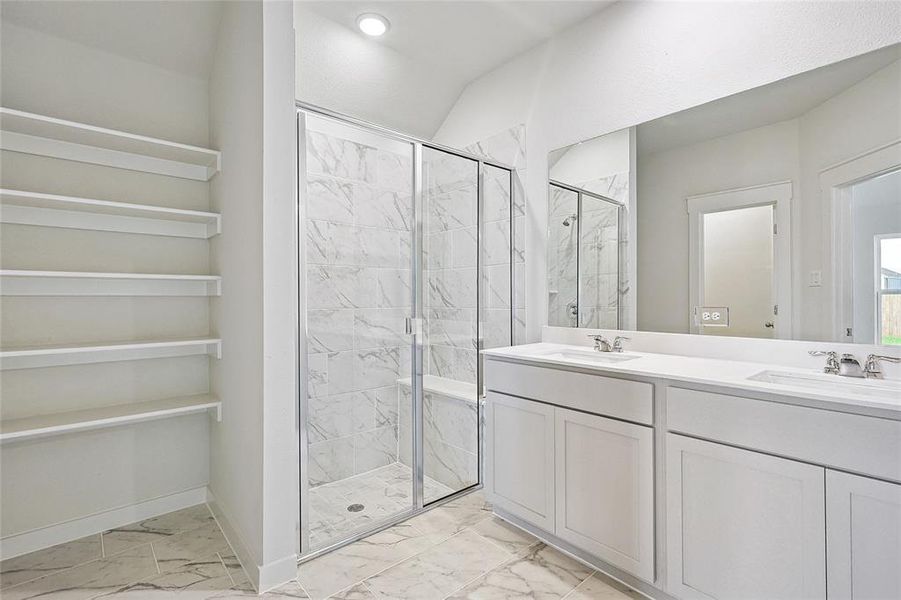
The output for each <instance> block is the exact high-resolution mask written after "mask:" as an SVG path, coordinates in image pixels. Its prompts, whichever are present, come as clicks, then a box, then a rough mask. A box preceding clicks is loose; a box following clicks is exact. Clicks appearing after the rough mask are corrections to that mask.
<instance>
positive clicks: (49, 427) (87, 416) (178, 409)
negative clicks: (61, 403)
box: [0, 394, 222, 443]
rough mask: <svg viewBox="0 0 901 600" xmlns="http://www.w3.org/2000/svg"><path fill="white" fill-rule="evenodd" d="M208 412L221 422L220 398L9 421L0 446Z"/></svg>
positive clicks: (0, 431) (1, 429)
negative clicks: (210, 411) (212, 413)
mask: <svg viewBox="0 0 901 600" xmlns="http://www.w3.org/2000/svg"><path fill="white" fill-rule="evenodd" d="M208 410H215V411H216V420H221V419H222V412H221V411H222V403H221V402H220V401H219V399H218V398H216V397H215V396H211V395H209V394H200V395H196V396H183V397H179V398H166V399H164V400H151V401H148V402H135V403H131V404H121V405H117V406H105V407H102V408H89V409H85V410H73V411H70V412H63V413H56V414H50V415H39V416H34V417H24V418H21V419H8V420H4V421H0V443H8V442H14V441H21V440H29V439H34V438H39V437H47V436H51V435H60V434H64V433H72V432H76V431H85V430H88V429H100V428H103V427H116V426H119V425H128V424H131V423H140V422H142V421H152V420H155V419H164V418H168V417H177V416H180V415H187V414H191V413H198V412H204V411H208Z"/></svg>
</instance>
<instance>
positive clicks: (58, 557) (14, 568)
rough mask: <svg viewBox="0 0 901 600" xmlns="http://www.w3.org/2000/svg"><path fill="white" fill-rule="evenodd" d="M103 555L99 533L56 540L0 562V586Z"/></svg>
mask: <svg viewBox="0 0 901 600" xmlns="http://www.w3.org/2000/svg"><path fill="white" fill-rule="evenodd" d="M102 556H103V547H102V545H101V542H100V535H99V534H98V535H89V536H87V537H84V538H81V539H78V540H73V541H71V542H66V543H64V544H58V545H56V546H53V547H51V548H44V549H43V550H37V551H36V552H30V553H28V554H23V555H22V556H17V557H15V558H8V559H6V560H4V561H2V562H0V589H2V588H6V587H10V586H13V585H17V584H20V583H25V582H26V581H31V580H33V579H37V578H38V577H45V576H47V575H50V574H52V573H56V572H58V571H62V570H64V569H68V568H71V567H74V566H77V565H80V564H83V563H86V562H89V561H92V560H95V559H98V558H101V557H102Z"/></svg>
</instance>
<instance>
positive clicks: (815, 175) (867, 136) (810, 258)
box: [792, 4, 901, 340]
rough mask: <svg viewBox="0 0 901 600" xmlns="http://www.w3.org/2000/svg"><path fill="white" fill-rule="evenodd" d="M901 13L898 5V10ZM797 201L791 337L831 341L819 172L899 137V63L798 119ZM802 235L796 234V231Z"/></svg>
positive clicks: (829, 282)
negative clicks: (813, 274) (812, 280)
mask: <svg viewBox="0 0 901 600" xmlns="http://www.w3.org/2000/svg"><path fill="white" fill-rule="evenodd" d="M898 6H899V8H901V4H899V5H898ZM799 134H800V145H801V175H800V177H801V180H800V181H801V190H802V195H801V202H800V203H798V204H797V205H796V206H795V207H793V213H794V214H793V215H792V221H793V223H794V227H793V229H794V231H793V234H796V238H797V239H798V243H796V244H794V243H793V246H794V248H795V253H796V255H797V257H798V261H797V262H796V264H795V265H794V267H793V272H794V273H796V274H797V275H798V276H796V277H795V278H794V281H793V283H794V286H795V297H796V299H797V298H800V302H798V301H797V300H796V301H795V303H794V306H795V315H794V322H795V323H800V327H799V328H798V329H796V331H795V337H797V338H799V339H805V340H826V339H829V338H830V337H831V336H832V322H831V320H832V305H831V293H830V291H831V289H832V287H833V282H832V278H831V271H832V265H831V264H830V262H829V261H830V258H829V256H830V254H829V252H826V251H824V248H825V244H826V240H825V239H824V232H825V231H826V224H825V223H824V221H823V219H824V216H825V215H827V214H828V213H827V211H825V210H824V207H823V200H822V197H821V196H820V194H819V189H820V180H819V178H820V173H821V172H822V171H823V170H825V169H827V168H829V167H832V166H834V165H835V164H837V163H839V162H842V161H845V160H848V159H850V158H854V157H856V156H858V155H860V154H861V153H863V152H867V151H870V150H873V149H874V148H877V147H880V146H883V145H885V144H888V143H891V142H894V141H897V140H898V139H899V138H901V61H896V62H894V63H893V64H891V65H889V66H887V67H885V68H884V69H882V70H880V71H878V72H876V73H874V74H873V75H871V76H870V77H868V78H866V79H865V80H863V81H861V82H860V83H858V84H857V85H854V86H852V87H851V88H849V89H848V90H846V91H844V92H842V93H841V94H839V95H837V96H834V97H833V98H831V99H829V100H828V101H826V102H824V103H823V104H821V105H820V106H818V107H816V108H815V109H813V110H811V111H810V112H808V113H807V114H806V115H804V116H803V117H802V118H801V119H800V131H799ZM798 226H803V227H804V234H803V235H800V236H798V235H797V227H798ZM811 270H819V271H822V272H823V285H822V286H821V287H809V286H807V274H808V272H809V271H811Z"/></svg>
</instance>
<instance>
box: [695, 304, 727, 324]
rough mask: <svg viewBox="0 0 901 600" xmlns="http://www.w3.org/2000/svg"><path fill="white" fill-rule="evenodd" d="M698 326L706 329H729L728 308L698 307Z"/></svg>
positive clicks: (696, 314)
mask: <svg viewBox="0 0 901 600" xmlns="http://www.w3.org/2000/svg"><path fill="white" fill-rule="evenodd" d="M695 316H696V319H697V322H698V325H702V326H704V327H728V326H729V307H728V306H698V307H696V308H695Z"/></svg>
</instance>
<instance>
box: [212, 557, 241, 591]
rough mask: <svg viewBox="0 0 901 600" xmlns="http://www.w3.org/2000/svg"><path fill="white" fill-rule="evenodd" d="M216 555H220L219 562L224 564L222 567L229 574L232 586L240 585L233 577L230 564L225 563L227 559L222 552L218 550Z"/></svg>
mask: <svg viewBox="0 0 901 600" xmlns="http://www.w3.org/2000/svg"><path fill="white" fill-rule="evenodd" d="M216 556H218V557H219V563H220V564H221V565H222V568H223V569H225V574H226V575H228V580H229V581H231V582H232V587H235V586H236V585H238V584H237V583H236V582H235V578H234V577H232V574H231V570H229V568H228V565H226V564H225V560H224V559H223V558H222V554H221V553H219V552H217V553H216Z"/></svg>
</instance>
